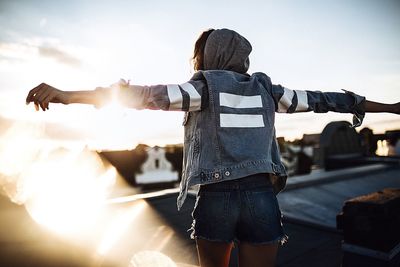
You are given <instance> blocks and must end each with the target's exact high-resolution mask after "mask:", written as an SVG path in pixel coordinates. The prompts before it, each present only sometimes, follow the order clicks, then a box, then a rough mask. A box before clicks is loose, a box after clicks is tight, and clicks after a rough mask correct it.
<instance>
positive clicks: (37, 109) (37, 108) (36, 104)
mask: <svg viewBox="0 0 400 267" xmlns="http://www.w3.org/2000/svg"><path fill="white" fill-rule="evenodd" d="M34 103H35V110H36V111H39V104H38V103H37V102H34Z"/></svg>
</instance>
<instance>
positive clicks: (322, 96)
mask: <svg viewBox="0 0 400 267" xmlns="http://www.w3.org/2000/svg"><path fill="white" fill-rule="evenodd" d="M343 91H344V92H345V93H335V92H320V91H303V90H291V89H288V88H286V87H283V86H281V85H272V91H271V94H272V97H273V99H274V102H275V111H276V112H280V113H294V112H306V111H314V112H316V113H324V112H328V111H334V112H341V113H352V114H353V115H354V116H353V127H357V126H359V125H361V123H362V120H363V118H364V115H365V112H390V113H396V114H399V113H400V111H399V110H400V107H399V106H400V103H396V104H383V103H378V102H372V101H369V100H366V99H365V97H362V96H359V95H357V94H354V93H353V92H350V91H346V90H343Z"/></svg>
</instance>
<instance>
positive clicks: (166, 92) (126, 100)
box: [26, 80, 205, 111]
mask: <svg viewBox="0 0 400 267" xmlns="http://www.w3.org/2000/svg"><path fill="white" fill-rule="evenodd" d="M204 87H205V84H204V83H202V82H201V81H197V80H191V81H189V82H187V83H184V84H170V85H154V86H139V85H129V83H127V82H125V81H124V80H121V81H120V82H118V83H116V84H114V85H112V86H110V87H98V88H96V89H95V90H91V91H63V90H59V89H57V88H55V87H52V86H50V85H48V84H45V83H42V84H40V85H39V86H37V87H35V88H33V89H32V90H31V91H30V92H29V94H28V96H27V98H26V103H27V104H29V103H30V102H33V103H34V104H35V107H36V109H37V110H38V109H39V106H40V107H41V108H42V110H43V111H45V110H47V109H49V103H62V104H66V105H67V104H72V103H80V104H91V105H94V106H96V107H101V106H103V105H105V104H107V103H109V102H111V101H112V100H113V99H115V98H116V99H118V101H119V102H120V103H121V104H122V105H124V106H126V107H131V108H136V109H161V110H173V111H196V110H201V106H202V101H203V102H204V100H205V98H204V97H202V95H203V92H204Z"/></svg>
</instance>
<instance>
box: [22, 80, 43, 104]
mask: <svg viewBox="0 0 400 267" xmlns="http://www.w3.org/2000/svg"><path fill="white" fill-rule="evenodd" d="M44 85H45V83H41V84H39V85H38V86H36V87H35V88H33V89H32V90H30V91H29V93H28V96H27V97H26V103H27V104H29V103H30V102H32V101H33V96H34V95H35V94H36V93H37V92H38V91H39V90H40V88H42V86H44Z"/></svg>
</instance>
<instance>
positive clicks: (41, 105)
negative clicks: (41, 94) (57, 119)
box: [39, 103, 46, 111]
mask: <svg viewBox="0 0 400 267" xmlns="http://www.w3.org/2000/svg"><path fill="white" fill-rule="evenodd" d="M39 105H40V108H41V109H42V110H43V111H46V109H45V107H44V105H43V103H40V104H39Z"/></svg>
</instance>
